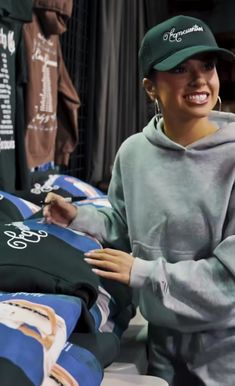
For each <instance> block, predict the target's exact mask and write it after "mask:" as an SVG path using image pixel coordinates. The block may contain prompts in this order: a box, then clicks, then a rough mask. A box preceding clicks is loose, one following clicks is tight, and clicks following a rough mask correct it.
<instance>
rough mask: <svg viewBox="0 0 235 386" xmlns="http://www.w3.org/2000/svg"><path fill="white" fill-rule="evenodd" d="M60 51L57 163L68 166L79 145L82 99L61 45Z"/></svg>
mask: <svg viewBox="0 0 235 386" xmlns="http://www.w3.org/2000/svg"><path fill="white" fill-rule="evenodd" d="M58 50H59V53H58V63H59V74H58V76H59V79H58V105H57V120H58V130H57V136H56V146H55V163H56V164H57V165H65V166H67V165H68V162H69V157H70V155H71V153H72V152H73V151H74V149H75V147H76V145H77V143H78V108H79V107H80V99H79V96H78V94H77V92H76V90H75V88H74V86H73V84H72V81H71V79H70V77H69V74H68V71H67V69H66V66H65V63H64V60H63V57H62V52H61V47H60V44H59V47H58Z"/></svg>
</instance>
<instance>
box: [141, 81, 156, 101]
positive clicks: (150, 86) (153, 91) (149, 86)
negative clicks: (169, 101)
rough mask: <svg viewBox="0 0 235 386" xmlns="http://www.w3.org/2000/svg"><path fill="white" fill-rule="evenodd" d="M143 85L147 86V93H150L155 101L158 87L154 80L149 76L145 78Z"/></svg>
mask: <svg viewBox="0 0 235 386" xmlns="http://www.w3.org/2000/svg"><path fill="white" fill-rule="evenodd" d="M143 87H144V88H145V91H146V93H147V94H148V96H149V98H150V99H151V100H152V101H154V100H155V99H157V87H156V85H155V84H154V83H153V82H152V80H150V79H148V78H144V79H143Z"/></svg>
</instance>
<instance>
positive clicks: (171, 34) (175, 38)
mask: <svg viewBox="0 0 235 386" xmlns="http://www.w3.org/2000/svg"><path fill="white" fill-rule="evenodd" d="M203 31H204V29H203V27H200V26H198V25H197V24H195V25H194V26H193V27H190V28H187V29H183V30H180V31H178V32H175V28H172V29H171V30H170V31H167V32H165V33H164V35H163V40H165V41H166V40H169V42H181V41H182V36H184V35H187V34H190V33H193V32H203Z"/></svg>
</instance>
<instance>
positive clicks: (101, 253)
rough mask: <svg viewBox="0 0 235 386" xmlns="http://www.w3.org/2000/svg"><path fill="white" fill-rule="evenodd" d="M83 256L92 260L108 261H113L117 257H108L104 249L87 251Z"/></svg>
mask: <svg viewBox="0 0 235 386" xmlns="http://www.w3.org/2000/svg"><path fill="white" fill-rule="evenodd" d="M84 255H85V256H88V257H90V258H92V259H94V258H95V259H100V260H103V259H108V260H114V259H115V258H116V257H117V256H113V255H110V254H109V253H107V252H106V250H105V249H97V250H94V251H89V252H86V253H84Z"/></svg>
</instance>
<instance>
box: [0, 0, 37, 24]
mask: <svg viewBox="0 0 235 386" xmlns="http://www.w3.org/2000/svg"><path fill="white" fill-rule="evenodd" d="M32 8H33V0H24V1H19V0H11V1H6V0H0V16H1V17H10V18H11V19H15V20H19V21H22V22H25V23H26V22H30V21H32Z"/></svg>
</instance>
